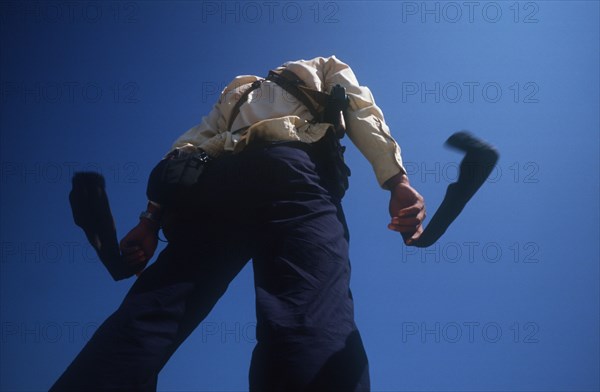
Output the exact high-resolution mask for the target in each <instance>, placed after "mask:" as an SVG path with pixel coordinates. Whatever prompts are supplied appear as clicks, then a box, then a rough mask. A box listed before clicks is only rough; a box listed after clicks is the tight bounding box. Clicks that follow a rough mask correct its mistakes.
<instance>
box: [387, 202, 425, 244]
mask: <svg viewBox="0 0 600 392" xmlns="http://www.w3.org/2000/svg"><path fill="white" fill-rule="evenodd" d="M426 216H427V213H426V211H425V206H424V205H423V204H422V203H416V204H415V205H412V206H410V207H406V208H403V209H402V210H400V211H398V214H397V216H394V217H392V220H391V222H390V223H389V224H388V229H390V230H392V231H396V232H398V233H400V234H402V238H403V239H404V243H405V244H406V245H413V244H414V243H415V241H416V240H417V239H418V238H419V237H420V236H421V233H422V232H423V221H424V220H425V217H426Z"/></svg>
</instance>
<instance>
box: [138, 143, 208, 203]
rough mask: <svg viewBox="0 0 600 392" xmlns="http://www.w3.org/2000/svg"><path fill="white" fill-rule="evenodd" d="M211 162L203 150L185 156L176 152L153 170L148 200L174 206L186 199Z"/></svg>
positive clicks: (147, 194) (148, 188)
mask: <svg viewBox="0 0 600 392" xmlns="http://www.w3.org/2000/svg"><path fill="white" fill-rule="evenodd" d="M210 161H212V158H211V157H209V156H208V155H207V154H206V153H205V152H204V151H201V150H200V151H197V152H193V153H183V154H182V153H181V152H180V151H179V150H176V151H175V152H174V153H173V154H170V155H169V156H167V157H166V158H164V159H163V160H161V161H160V162H159V163H158V164H157V165H156V166H155V167H154V169H152V172H151V173H150V177H149V178H148V186H147V188H146V196H147V197H148V200H152V201H154V202H157V203H159V204H163V205H170V204H171V205H172V204H173V203H176V202H178V201H180V200H182V199H184V198H185V197H186V194H188V193H189V191H190V189H191V188H192V187H193V186H194V185H196V184H197V183H198V180H199V179H200V176H201V175H202V172H203V171H204V169H205V168H206V165H207V164H208V163H209V162H210Z"/></svg>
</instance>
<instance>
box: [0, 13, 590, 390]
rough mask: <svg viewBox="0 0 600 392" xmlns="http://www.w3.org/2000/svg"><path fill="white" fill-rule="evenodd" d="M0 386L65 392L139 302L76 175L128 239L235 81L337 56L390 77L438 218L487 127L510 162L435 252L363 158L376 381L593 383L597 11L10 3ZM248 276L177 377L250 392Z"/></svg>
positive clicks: (411, 154) (382, 84)
mask: <svg viewBox="0 0 600 392" xmlns="http://www.w3.org/2000/svg"><path fill="white" fill-rule="evenodd" d="M0 7H1V10H2V12H1V16H2V19H1V23H0V31H1V33H2V34H1V38H0V72H1V73H0V82H1V83H0V99H1V103H2V104H1V112H0V113H1V117H0V130H1V140H0V153H1V156H0V157H1V173H0V186H1V192H0V221H1V225H0V241H1V252H0V257H1V263H0V305H1V308H0V323H1V324H0V326H1V339H2V340H1V345H0V390H2V391H32V390H44V389H47V388H48V387H49V386H50V385H51V384H52V383H53V381H54V380H55V379H56V378H57V377H58V376H59V375H60V373H61V372H62V371H63V370H64V369H65V367H66V366H67V365H68V364H69V363H70V361H71V360H72V359H73V358H74V356H75V355H76V353H77V352H78V351H79V350H80V349H81V347H82V346H83V345H84V344H85V342H86V340H87V339H88V338H89V336H90V334H91V333H92V332H93V331H94V329H95V328H96V327H97V326H98V325H99V324H100V323H101V322H102V321H103V320H104V319H105V318H106V317H107V316H108V315H109V314H110V313H111V312H112V311H113V310H115V309H116V307H117V306H118V304H119V303H120V301H121V300H122V298H123V296H124V294H125V293H126V291H127V289H128V288H129V287H130V285H131V284H132V281H133V280H128V281H123V282H118V283H115V282H113V281H112V280H111V279H110V277H109V275H108V274H107V273H106V272H105V271H104V270H103V267H102V266H101V264H100V263H99V261H98V260H97V259H96V257H95V255H94V253H93V251H92V249H91V248H90V247H89V245H87V244H86V241H85V238H84V236H83V234H82V232H81V231H80V229H79V228H77V227H76V226H75V225H74V224H73V221H72V219H71V215H70V214H71V213H70V209H69V205H68V201H67V195H68V192H69V190H70V178H71V174H72V173H73V171H76V170H90V169H92V170H97V171H100V172H102V173H103V174H104V175H105V177H106V180H107V190H108V192H109V196H110V201H111V205H112V209H113V214H114V216H115V218H116V221H117V230H118V233H119V234H120V235H121V236H122V235H124V234H125V233H126V232H127V231H128V230H129V229H130V228H131V227H132V226H133V225H134V224H135V223H136V222H137V216H138V214H139V211H140V210H141V209H143V208H144V206H145V181H146V178H147V175H148V173H149V171H150V170H151V168H152V167H153V165H154V164H155V162H156V160H157V159H159V158H160V157H161V156H162V154H163V153H164V152H165V151H166V150H167V149H168V148H169V146H170V145H171V143H172V141H173V140H174V139H175V138H176V137H177V136H179V135H180V134H181V133H183V132H184V131H185V130H187V129H188V128H190V127H191V126H193V125H195V124H197V123H198V122H199V121H200V119H201V117H202V116H203V115H204V114H206V113H207V112H208V110H210V107H211V106H212V103H213V101H214V100H215V99H216V98H217V97H218V93H219V92H220V90H221V89H222V88H223V87H224V86H225V84H226V83H228V82H229V81H230V79H231V78H233V77H234V76H235V75H238V74H258V75H265V74H266V72H267V71H268V70H269V69H270V68H273V67H275V66H277V65H279V64H281V63H283V62H285V61H287V60H294V59H299V58H312V57H315V56H329V55H332V54H335V55H336V56H337V57H338V58H340V59H341V60H343V61H345V62H347V63H348V64H350V65H351V66H352V67H353V69H354V70H355V73H356V75H357V77H358V79H359V81H360V82H361V84H363V85H367V86H369V87H370V88H371V90H372V92H373V95H374V96H375V99H376V102H377V103H378V105H379V106H380V107H381V108H382V110H383V111H384V114H385V118H386V121H387V123H388V125H389V126H390V128H391V130H392V133H393V135H394V136H395V137H396V139H397V140H398V141H399V142H400V144H401V146H402V151H403V158H404V161H405V164H406V167H407V170H408V171H409V174H410V178H411V182H412V184H413V186H415V187H416V188H417V189H418V190H419V191H420V192H421V193H422V194H423V196H424V197H425V199H426V202H427V203H428V210H429V211H430V215H431V213H433V211H434V210H435V208H437V206H438V204H439V203H440V201H441V200H442V198H443V195H444V192H445V189H446V186H447V185H448V184H449V183H451V182H453V181H454V180H455V179H456V173H457V172H456V168H457V165H458V163H459V162H460V159H461V156H460V154H458V153H456V152H454V151H451V150H447V149H445V148H444V147H443V146H442V144H443V142H444V140H445V139H446V138H447V137H448V136H449V135H450V134H451V133H453V132H455V131H458V130H461V129H468V130H470V131H472V132H473V133H475V134H477V135H478V136H480V137H482V138H484V139H486V140H488V141H490V142H491V143H493V144H494V145H495V146H496V147H497V148H498V149H499V151H500V152H501V159H500V161H499V164H498V167H497V169H496V170H495V171H494V172H493V173H492V176H491V177H490V179H489V180H488V182H487V183H486V184H485V186H484V187H483V188H482V189H481V190H480V192H479V193H478V194H477V195H476V196H475V197H474V199H473V200H472V201H471V203H470V204H469V205H468V206H467V208H466V209H465V210H464V212H463V213H462V214H461V216H460V217H459V218H458V219H457V221H456V222H455V223H454V224H453V226H452V227H451V229H450V230H449V231H448V232H447V234H446V235H445V236H444V237H442V238H441V240H440V241H439V242H438V243H437V244H436V245H434V246H432V247H430V248H428V249H413V248H406V247H404V246H403V244H402V242H401V240H400V238H399V237H398V236H397V235H395V233H392V232H389V231H388V230H387V229H386V224H387V220H388V217H387V200H388V195H387V193H386V192H385V191H383V190H381V189H379V188H378V187H377V184H376V181H375V177H374V175H373V173H372V170H371V168H370V166H369V165H368V163H367V162H366V160H365V159H364V158H363V157H362V156H361V155H360V154H359V153H358V151H357V150H356V148H355V147H353V146H352V145H349V146H348V153H347V161H348V162H349V165H350V166H351V168H352V170H353V175H352V177H351V188H350V191H349V193H348V194H347V196H346V198H345V200H344V207H345V209H346V214H347V216H348V221H349V225H350V230H351V236H352V240H351V258H352V266H353V275H352V290H353V292H354V296H355V301H356V317H357V323H358V325H359V327H360V329H361V333H362V335H363V339H364V341H365V345H366V349H367V353H368V355H369V359H370V369H371V378H372V387H373V389H374V390H377V391H415V390H416V391H450V390H457V391H542V390H543V391H567V390H569V391H572V390H577V391H594V390H598V389H599V388H600V379H599V370H598V369H599V368H600V363H599V356H600V341H599V332H598V331H599V330H600V325H599V308H600V306H599V305H600V304H599V302H600V301H599V278H600V274H599V241H598V238H599V234H600V233H599V225H598V222H599V203H598V200H599V181H598V180H599V172H598V168H599V129H600V124H599V107H600V102H599V79H598V78H599V76H598V75H599V3H598V2H594V1H532V2H525V1H517V2H503V1H495V2H494V1H489V2H488V1H481V2H480V1H475V2H436V1H428V2H420V1H418V2H412V1H398V2H392V1H369V2H366V1H337V2H336V1H333V2H313V1H306V2H293V1H290V2H287V1H286V2H278V1H275V2H234V1H231V2H211V1H205V2H192V1H186V2H169V3H167V2H161V1H151V2H150V1H148V2H146V1H131V2H99V1H90V2H80V3H71V2H47V3H46V2H2V3H1V4H0ZM250 267H251V266H250V265H249V266H248V268H246V269H245V270H243V272H242V273H241V274H240V275H239V276H238V278H237V279H236V280H235V281H234V282H233V284H232V285H231V287H230V289H229V291H228V293H227V294H226V295H225V296H224V297H223V298H222V300H221V301H220V302H219V304H218V305H217V307H216V308H215V309H214V311H213V312H212V313H211V314H210V316H209V317H208V318H207V320H206V321H205V323H204V324H203V325H201V326H200V327H199V328H198V329H197V330H196V332H195V333H194V334H193V335H192V336H191V337H190V338H189V339H188V341H186V343H185V344H184V345H183V346H182V347H181V348H180V349H179V351H177V352H176V353H175V355H174V356H173V358H172V360H171V361H170V362H169V363H168V364H167V366H166V367H165V368H164V370H163V372H162V373H161V375H160V379H159V389H160V390H162V391H175V390H176V391H197V390H245V389H247V373H248V365H249V361H250V354H251V350H252V348H253V345H254V322H255V318H254V302H253V301H254V294H253V287H252V273H251V268H250Z"/></svg>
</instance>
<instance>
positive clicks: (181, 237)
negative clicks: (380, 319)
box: [51, 143, 369, 391]
mask: <svg viewBox="0 0 600 392" xmlns="http://www.w3.org/2000/svg"><path fill="white" fill-rule="evenodd" d="M314 155H315V154H314V152H313V151H312V149H311V146H310V145H307V144H302V143H280V144H271V145H259V146H254V147H252V148H250V147H249V148H247V149H246V150H244V151H243V152H241V153H239V154H235V155H227V156H224V157H222V158H219V159H217V160H215V161H212V162H211V163H210V164H209V166H208V167H207V169H206V171H205V172H204V173H203V175H202V178H201V180H200V182H199V184H198V186H197V187H196V188H195V189H194V190H193V191H190V192H188V194H187V197H186V199H185V200H181V202H179V203H177V205H176V206H175V207H173V208H170V209H169V210H168V211H167V213H166V216H165V221H164V227H163V231H164V233H165V236H166V237H167V239H168V240H169V243H168V245H167V246H166V248H165V249H164V250H163V251H162V252H161V253H160V255H159V257H158V259H157V260H156V261H155V262H154V263H153V264H152V265H150V266H149V267H148V268H147V269H146V270H145V271H144V272H143V273H142V275H141V276H140V277H139V278H138V279H137V280H136V282H135V283H134V285H133V286H132V287H131V289H130V291H129V292H128V294H127V296H126V297H125V299H124V300H123V303H122V304H121V305H120V307H119V308H118V309H117V310H116V311H115V313H113V314H112V315H111V316H110V317H109V318H108V319H107V320H106V321H105V322H104V323H103V324H102V325H101V326H100V327H99V328H98V330H97V331H96V333H95V334H94V335H93V336H92V338H91V339H90V341H89V342H88V343H87V345H86V346H85V347H84V348H83V349H82V351H81V352H80V353H79V355H78V356H77V357H76V358H75V360H74V361H73V362H72V363H71V365H70V366H69V367H68V368H67V370H66V371H65V372H64V373H63V375H62V376H61V377H60V378H59V379H58V380H57V381H56V383H55V384H54V386H53V387H52V389H51V391H155V390H156V384H157V377H158V373H159V372H160V370H161V369H162V367H163V366H164V365H165V363H166V362H167V361H168V359H169V358H170V356H171V355H172V354H173V353H174V352H175V350H176V349H177V348H178V347H179V345H180V344H181V343H182V342H183V341H184V340H185V339H186V338H187V337H188V336H189V334H190V333H191V332H192V331H193V330H194V329H195V328H196V327H197V326H198V324H199V323H200V322H201V321H202V320H203V319H204V318H205V317H206V316H207V315H208V313H209V312H210V310H211V309H212V308H213V306H214V305H215V303H216V302H217V301H218V300H219V298H220V297H221V296H222V295H223V293H224V292H225V291H226V289H227V286H228V285H229V283H230V282H231V280H232V279H233V278H234V277H235V276H236V275H237V274H238V272H239V271H240V270H241V269H242V268H243V267H244V265H245V264H246V263H247V262H248V261H249V260H250V259H252V261H253V267H254V280H255V290H256V317H257V330H256V337H257V344H256V347H255V349H254V352H253V354H252V362H251V365H250V374H249V386H250V390H251V391H354V390H368V389H369V372H368V362H367V356H366V354H365V351H364V348H363V344H362V341H361V338H360V335H359V332H358V330H357V327H356V325H355V323H354V309H353V301H352V295H351V292H350V289H349V279H350V264H349V257H348V231H347V227H346V223H345V220H344V215H343V211H342V209H341V205H340V200H336V199H335V198H334V197H333V196H332V195H331V193H330V192H329V191H328V186H327V183H326V181H325V180H324V179H323V178H322V177H321V176H320V173H322V172H323V170H322V167H321V165H322V164H321V163H320V161H319V159H318V157H316V156H314Z"/></svg>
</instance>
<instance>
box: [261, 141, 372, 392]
mask: <svg viewBox="0 0 600 392" xmlns="http://www.w3.org/2000/svg"><path fill="white" fill-rule="evenodd" d="M267 156H268V159H267V160H266V163H267V164H268V166H269V168H270V171H271V182H270V183H267V184H263V186H264V187H265V188H266V190H265V192H266V193H268V194H271V196H269V197H270V198H271V199H272V200H273V202H272V204H271V208H270V209H269V211H268V212H266V213H265V215H264V216H263V225H262V226H261V229H260V231H259V233H258V235H257V241H258V247H257V251H256V253H255V255H254V258H253V266H254V274H255V285H256V306H257V345H256V348H255V350H254V352H253V357H252V364H251V369H250V389H251V390H254V391H297V390H323V391H325V390H326V391H336V390H340V391H341V390H343V391H352V390H368V389H369V373H368V362H367V357H366V354H365V351H364V348H363V345H362V341H361V339H360V334H359V333H358V330H357V328H356V325H355V323H354V310H353V301H352V296H351V293H350V289H349V279H350V265H349V258H348V240H347V235H346V234H347V230H346V227H345V222H344V220H343V212H342V210H341V207H340V206H339V205H338V203H336V201H335V200H334V199H333V198H332V197H331V196H330V194H329V192H328V191H327V190H326V189H325V188H324V187H323V186H322V181H321V180H320V177H319V175H318V167H317V166H315V163H314V162H313V160H312V159H311V158H310V155H309V154H308V153H307V152H305V151H303V150H299V149H292V148H289V147H287V148H286V147H285V146H276V147H272V148H271V149H269V151H268V152H267Z"/></svg>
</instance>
